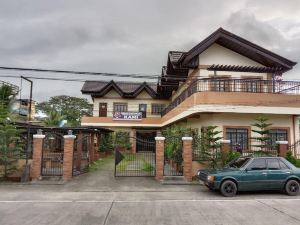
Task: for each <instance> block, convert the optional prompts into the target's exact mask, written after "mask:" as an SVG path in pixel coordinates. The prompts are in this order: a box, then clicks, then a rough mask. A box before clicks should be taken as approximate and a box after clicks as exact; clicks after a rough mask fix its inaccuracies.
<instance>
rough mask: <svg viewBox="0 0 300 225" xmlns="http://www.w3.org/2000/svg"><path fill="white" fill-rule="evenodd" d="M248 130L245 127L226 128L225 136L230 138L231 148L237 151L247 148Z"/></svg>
mask: <svg viewBox="0 0 300 225" xmlns="http://www.w3.org/2000/svg"><path fill="white" fill-rule="evenodd" d="M248 132H249V131H248V129H247V128H226V138H227V140H230V147H231V149H233V150H236V151H238V152H242V151H244V150H248Z"/></svg>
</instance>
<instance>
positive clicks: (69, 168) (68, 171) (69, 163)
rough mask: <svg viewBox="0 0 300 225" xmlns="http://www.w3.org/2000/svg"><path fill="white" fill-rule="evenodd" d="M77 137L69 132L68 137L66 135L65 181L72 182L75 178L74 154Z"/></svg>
mask: <svg viewBox="0 0 300 225" xmlns="http://www.w3.org/2000/svg"><path fill="white" fill-rule="evenodd" d="M75 138H76V136H75V135H73V134H72V132H71V131H68V135H64V161H63V179H64V180H70V179H71V178H72V176H73V152H74V140H75Z"/></svg>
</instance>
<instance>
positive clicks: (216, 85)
mask: <svg viewBox="0 0 300 225" xmlns="http://www.w3.org/2000/svg"><path fill="white" fill-rule="evenodd" d="M211 89H212V91H220V92H226V91H230V79H228V78H226V77H224V78H221V79H220V78H218V79H214V78H212V80H211Z"/></svg>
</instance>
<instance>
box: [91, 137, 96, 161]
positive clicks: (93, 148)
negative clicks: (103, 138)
mask: <svg viewBox="0 0 300 225" xmlns="http://www.w3.org/2000/svg"><path fill="white" fill-rule="evenodd" d="M94 136H95V135H94V134H91V137H90V139H91V146H90V163H91V162H94V161H95V154H94V153H95V145H94Z"/></svg>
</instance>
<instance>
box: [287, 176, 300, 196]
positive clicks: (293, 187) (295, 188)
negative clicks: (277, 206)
mask: <svg viewBox="0 0 300 225" xmlns="http://www.w3.org/2000/svg"><path fill="white" fill-rule="evenodd" d="M299 190H300V185H299V182H298V181H296V180H289V181H288V182H287V183H286V184H285V191H286V193H287V194H288V195H291V196H295V195H298V193H299Z"/></svg>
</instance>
